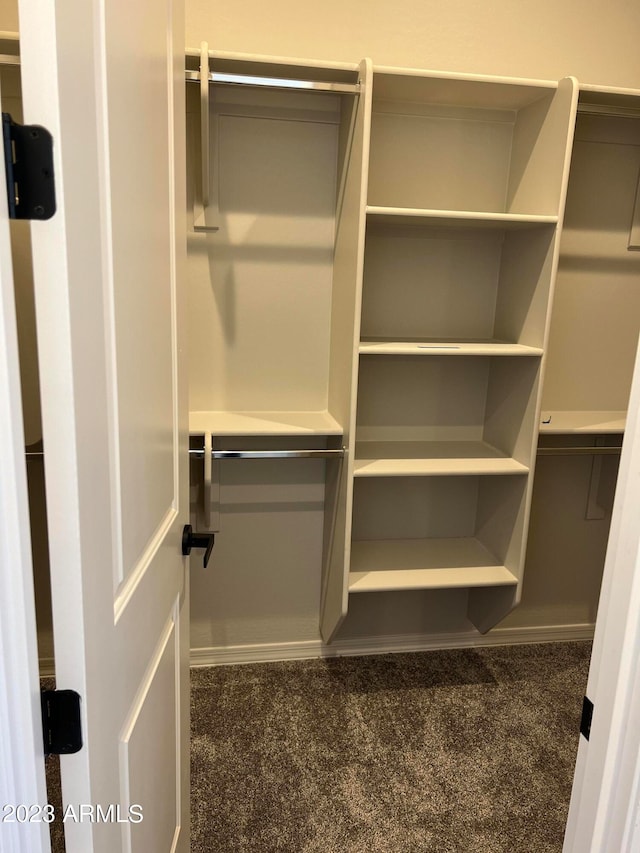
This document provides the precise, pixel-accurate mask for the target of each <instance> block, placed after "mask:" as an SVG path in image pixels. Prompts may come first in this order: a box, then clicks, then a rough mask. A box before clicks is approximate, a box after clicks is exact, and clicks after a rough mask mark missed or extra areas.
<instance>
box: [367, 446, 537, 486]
mask: <svg viewBox="0 0 640 853" xmlns="http://www.w3.org/2000/svg"><path fill="white" fill-rule="evenodd" d="M528 471H529V469H528V468H527V466H526V465H522V464H521V463H520V462H517V461H516V460H515V459H512V458H511V457H508V456H507V455H506V454H505V453H502V452H501V451H500V450H498V449H497V448H495V447H493V446H492V445H490V444H488V443H487V442H485V441H358V442H356V458H355V463H354V472H353V473H354V476H355V477H397V476H403V477H420V476H446V475H453V476H456V475H463V476H464V475H473V474H479V475H481V474H527V473H528Z"/></svg>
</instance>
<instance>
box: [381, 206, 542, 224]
mask: <svg viewBox="0 0 640 853" xmlns="http://www.w3.org/2000/svg"><path fill="white" fill-rule="evenodd" d="M367 220H368V222H370V223H371V224H374V223H377V224H380V225H427V226H436V227H440V228H490V229H516V228H532V227H536V226H545V225H555V224H556V223H557V222H558V217H557V216H546V215H545V216H543V215H524V214H522V213H490V212H488V211H474V210H429V209H422V208H414V207H379V206H377V205H367Z"/></svg>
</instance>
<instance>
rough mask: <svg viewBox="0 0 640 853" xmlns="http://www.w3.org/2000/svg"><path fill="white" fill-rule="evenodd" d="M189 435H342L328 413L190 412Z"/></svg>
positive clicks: (334, 420)
mask: <svg viewBox="0 0 640 853" xmlns="http://www.w3.org/2000/svg"><path fill="white" fill-rule="evenodd" d="M189 432H190V433H191V434H192V435H198V434H200V435H202V434H204V433H205V432H210V433H211V434H212V435H218V436H223V435H342V427H341V426H340V424H339V423H338V422H337V421H336V419H335V418H333V417H332V416H331V415H330V414H329V413H328V412H220V411H218V412H215V411H214V412H191V413H190V414H189Z"/></svg>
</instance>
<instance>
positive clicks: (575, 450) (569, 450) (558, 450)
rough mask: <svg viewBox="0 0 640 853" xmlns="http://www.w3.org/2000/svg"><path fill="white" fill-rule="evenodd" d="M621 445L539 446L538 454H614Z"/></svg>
mask: <svg viewBox="0 0 640 853" xmlns="http://www.w3.org/2000/svg"><path fill="white" fill-rule="evenodd" d="M621 450H622V448H621V447H600V446H598V447H539V448H538V456H616V455H619V454H620V451H621Z"/></svg>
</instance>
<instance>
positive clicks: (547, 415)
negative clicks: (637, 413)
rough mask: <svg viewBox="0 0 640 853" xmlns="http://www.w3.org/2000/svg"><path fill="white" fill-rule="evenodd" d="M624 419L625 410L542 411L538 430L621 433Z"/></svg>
mask: <svg viewBox="0 0 640 853" xmlns="http://www.w3.org/2000/svg"><path fill="white" fill-rule="evenodd" d="M626 420H627V413H626V411H593V412H587V411H573V412H570V411H566V412H558V411H553V412H550V411H543V412H542V414H541V415H540V432H541V433H545V434H557V435H563V434H570V433H593V434H596V433H622V432H624V428H625V424H626Z"/></svg>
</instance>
